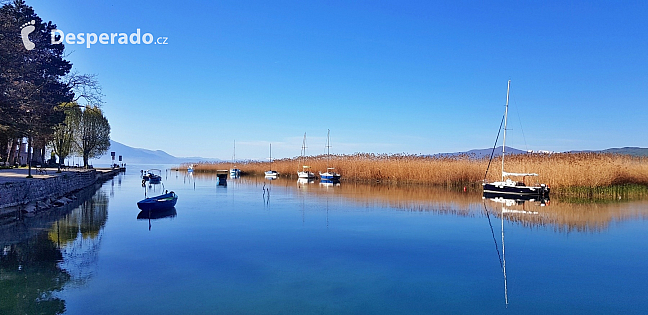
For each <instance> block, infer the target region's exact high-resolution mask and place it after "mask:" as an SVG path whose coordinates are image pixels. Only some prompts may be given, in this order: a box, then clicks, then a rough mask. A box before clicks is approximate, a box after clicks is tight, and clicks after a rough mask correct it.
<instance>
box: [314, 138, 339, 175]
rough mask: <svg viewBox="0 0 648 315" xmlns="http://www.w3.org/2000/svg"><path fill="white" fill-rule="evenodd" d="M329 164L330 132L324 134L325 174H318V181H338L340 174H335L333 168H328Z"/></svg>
mask: <svg viewBox="0 0 648 315" xmlns="http://www.w3.org/2000/svg"><path fill="white" fill-rule="evenodd" d="M330 163H331V130H329V131H328V133H327V134H326V172H325V173H322V172H319V175H320V179H323V180H333V181H337V180H340V174H339V173H336V172H335V168H334V167H329V164H330Z"/></svg>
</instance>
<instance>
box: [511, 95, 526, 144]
mask: <svg viewBox="0 0 648 315" xmlns="http://www.w3.org/2000/svg"><path fill="white" fill-rule="evenodd" d="M513 103H515V113H516V114H517V116H518V123H519V124H520V130H521V131H522V139H523V140H524V149H525V150H526V151H527V152H529V146H528V145H527V142H526V137H525V136H524V129H523V128H522V119H521V118H520V111H519V110H518V106H517V102H516V101H515V99H513Z"/></svg>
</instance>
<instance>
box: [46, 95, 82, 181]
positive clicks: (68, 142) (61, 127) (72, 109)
mask: <svg viewBox="0 0 648 315" xmlns="http://www.w3.org/2000/svg"><path fill="white" fill-rule="evenodd" d="M59 109H60V110H61V111H63V112H64V113H65V120H64V121H63V122H62V123H60V124H58V125H57V126H56V127H54V133H53V134H52V140H51V141H50V146H51V147H52V149H53V150H54V154H56V155H57V156H58V163H57V164H58V168H59V172H60V170H61V165H64V163H65V158H67V157H68V155H70V153H72V148H73V146H72V145H73V143H74V142H73V140H74V128H75V126H76V125H77V122H76V120H77V118H78V117H81V113H80V112H81V109H80V108H79V105H77V104H76V103H63V104H61V105H60V106H59Z"/></svg>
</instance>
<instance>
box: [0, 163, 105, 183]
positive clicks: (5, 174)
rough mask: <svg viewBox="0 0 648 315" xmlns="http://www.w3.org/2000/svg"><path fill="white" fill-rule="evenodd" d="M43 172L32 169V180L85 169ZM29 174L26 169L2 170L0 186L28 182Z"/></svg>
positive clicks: (45, 169) (101, 170) (98, 170)
mask: <svg viewBox="0 0 648 315" xmlns="http://www.w3.org/2000/svg"><path fill="white" fill-rule="evenodd" d="M42 170H43V171H38V169H37V168H32V170H31V171H32V176H34V178H50V177H57V176H61V175H63V174H66V173H68V174H69V173H76V172H84V171H85V169H82V168H74V169H67V170H64V171H62V172H61V173H57V172H56V170H57V168H56V167H53V168H44V169H42ZM96 170H97V172H108V171H110V169H96ZM28 174H29V170H28V169H27V168H12V169H2V170H0V184H4V183H14V182H19V181H25V180H29V178H27V175H28Z"/></svg>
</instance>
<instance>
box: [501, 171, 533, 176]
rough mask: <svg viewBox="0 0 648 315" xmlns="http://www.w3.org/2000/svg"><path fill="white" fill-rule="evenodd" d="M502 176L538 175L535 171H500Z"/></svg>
mask: <svg viewBox="0 0 648 315" xmlns="http://www.w3.org/2000/svg"><path fill="white" fill-rule="evenodd" d="M502 175H503V176H538V174H536V173H509V172H502Z"/></svg>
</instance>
